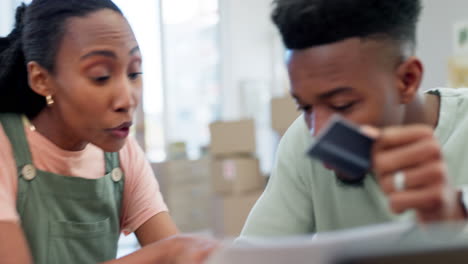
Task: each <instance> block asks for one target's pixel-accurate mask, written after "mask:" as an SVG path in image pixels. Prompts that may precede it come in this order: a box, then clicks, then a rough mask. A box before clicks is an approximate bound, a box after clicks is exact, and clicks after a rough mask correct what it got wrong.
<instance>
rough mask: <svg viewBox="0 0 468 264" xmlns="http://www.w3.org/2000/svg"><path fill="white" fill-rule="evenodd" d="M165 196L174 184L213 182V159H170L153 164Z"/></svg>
mask: <svg viewBox="0 0 468 264" xmlns="http://www.w3.org/2000/svg"><path fill="white" fill-rule="evenodd" d="M151 166H152V168H153V170H154V174H155V175H156V179H157V180H158V182H159V186H160V189H161V191H162V193H163V196H166V193H167V191H166V190H167V189H169V188H173V186H179V185H183V184H195V183H209V182H211V176H210V173H211V160H210V159H200V160H170V161H166V162H161V163H152V164H151Z"/></svg>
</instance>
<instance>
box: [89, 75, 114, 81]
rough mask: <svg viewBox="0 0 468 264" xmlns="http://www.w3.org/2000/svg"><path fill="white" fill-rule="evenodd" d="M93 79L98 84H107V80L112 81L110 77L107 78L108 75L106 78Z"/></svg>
mask: <svg viewBox="0 0 468 264" xmlns="http://www.w3.org/2000/svg"><path fill="white" fill-rule="evenodd" d="M92 79H93V80H94V81H95V82H97V83H104V82H106V81H107V80H109V79H110V76H107V75H106V76H98V77H93V78H92Z"/></svg>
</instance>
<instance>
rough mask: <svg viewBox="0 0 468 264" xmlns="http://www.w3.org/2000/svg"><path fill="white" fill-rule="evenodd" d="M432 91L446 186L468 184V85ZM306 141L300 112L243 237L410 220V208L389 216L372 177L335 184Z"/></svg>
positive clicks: (287, 133)
mask: <svg viewBox="0 0 468 264" xmlns="http://www.w3.org/2000/svg"><path fill="white" fill-rule="evenodd" d="M432 91H433V92H436V93H438V94H439V96H440V98H441V100H440V102H441V104H440V114H439V122H438V125H437V128H436V130H435V135H436V137H437V139H438V140H439V142H440V144H441V145H442V149H443V153H444V159H445V161H446V163H447V167H448V173H449V177H450V180H451V184H452V185H454V186H461V185H464V184H468V140H467V136H468V120H467V119H468V89H448V88H442V89H435V90H432ZM311 143H312V138H311V136H310V134H309V132H308V130H307V126H306V124H305V122H304V118H303V117H302V116H301V117H299V118H298V119H297V120H296V121H295V122H294V123H293V124H292V125H291V127H290V128H289V129H288V131H287V132H286V134H285V135H284V136H283V138H282V140H281V142H280V144H279V147H278V152H277V157H276V162H275V165H274V168H273V170H272V174H271V178H270V181H269V183H268V185H267V188H266V190H265V192H264V193H263V194H262V196H261V197H260V199H259V200H258V201H257V203H256V204H255V206H254V207H253V209H252V211H251V212H250V215H249V217H248V218H247V221H246V223H245V226H244V229H243V230H242V233H241V236H242V237H246V236H289V235H299V234H307V233H315V232H323V231H332V230H340V229H346V228H353V227H358V226H364V225H370V224H377V223H383V222H388V221H394V220H411V219H413V218H414V212H411V211H407V212H405V213H403V214H400V215H395V214H393V213H392V212H391V211H390V209H389V207H388V200H387V198H386V197H385V195H384V194H383V193H382V191H381V190H380V187H379V186H378V184H377V182H376V180H375V178H374V177H373V176H371V175H368V176H367V177H366V178H365V180H364V183H363V186H361V187H355V186H346V185H343V184H342V183H340V182H338V181H337V180H336V177H335V175H334V173H333V172H332V171H330V170H327V169H326V168H324V167H323V165H322V164H321V163H320V162H319V161H315V160H312V159H310V158H309V157H307V156H306V155H305V153H306V151H307V149H308V147H309V146H310V144H311Z"/></svg>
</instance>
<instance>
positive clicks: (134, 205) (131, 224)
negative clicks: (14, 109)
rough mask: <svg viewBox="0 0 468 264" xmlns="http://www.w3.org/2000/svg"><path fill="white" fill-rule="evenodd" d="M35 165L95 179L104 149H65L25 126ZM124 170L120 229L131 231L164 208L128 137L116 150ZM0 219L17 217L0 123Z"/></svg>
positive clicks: (14, 181)
mask: <svg viewBox="0 0 468 264" xmlns="http://www.w3.org/2000/svg"><path fill="white" fill-rule="evenodd" d="M25 132H26V138H27V140H28V142H29V148H30V151H31V154H32V159H33V164H34V166H35V167H36V168H38V169H40V170H44V171H49V172H52V173H56V174H61V175H70V176H73V177H82V178H88V179H97V178H100V177H103V176H104V173H105V162H104V153H103V151H102V150H101V149H99V148H98V147H96V146H94V145H92V144H88V145H87V146H86V148H85V149H84V150H81V151H65V150H63V149H60V148H59V147H57V146H56V145H54V144H53V143H52V142H50V141H49V140H48V139H47V138H45V137H44V136H42V135H41V134H40V133H38V132H36V131H31V130H29V129H26V128H25ZM119 155H120V166H121V168H122V170H123V172H124V174H125V184H124V193H123V201H122V202H123V203H122V213H121V219H120V220H121V221H120V223H121V229H122V231H123V232H124V233H126V234H128V233H131V232H134V231H135V230H136V229H138V227H140V226H141V225H142V224H143V223H145V222H146V221H147V220H149V219H150V218H151V217H152V216H154V215H156V214H158V213H160V212H163V211H167V206H166V204H165V203H164V200H163V198H162V195H161V192H160V190H159V185H158V182H157V181H156V178H155V176H154V173H153V171H152V169H151V167H150V165H149V163H148V161H147V160H146V158H145V155H144V153H143V151H142V150H141V148H140V147H139V146H138V143H137V142H136V141H135V140H134V139H133V138H129V139H128V140H127V142H126V143H125V145H124V147H123V148H122V149H121V150H120V151H119ZM0 162H1V163H0V221H19V216H18V213H17V211H16V195H17V188H18V172H17V169H16V162H15V160H14V158H13V150H12V147H11V144H10V141H9V139H8V137H7V136H6V134H5V132H4V130H3V127H2V126H1V124H0Z"/></svg>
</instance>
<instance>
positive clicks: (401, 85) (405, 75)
mask: <svg viewBox="0 0 468 264" xmlns="http://www.w3.org/2000/svg"><path fill="white" fill-rule="evenodd" d="M423 71H424V69H423V65H422V63H421V61H420V60H419V59H418V58H416V57H414V56H411V57H409V58H408V59H407V60H405V61H404V62H402V63H401V64H400V65H399V66H398V68H397V69H396V75H397V79H398V80H397V84H398V90H399V93H400V103H402V104H408V103H409V102H411V101H412V100H413V99H414V97H415V96H416V95H417V92H418V89H419V86H420V85H421V81H422V77H423Z"/></svg>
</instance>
